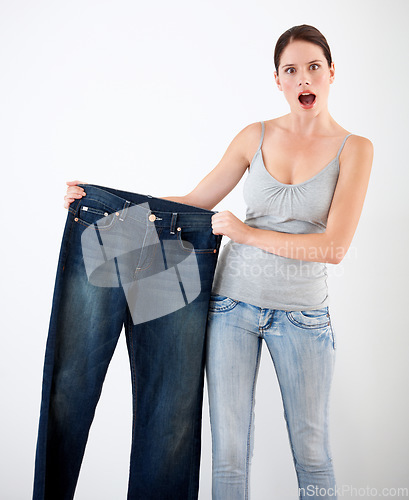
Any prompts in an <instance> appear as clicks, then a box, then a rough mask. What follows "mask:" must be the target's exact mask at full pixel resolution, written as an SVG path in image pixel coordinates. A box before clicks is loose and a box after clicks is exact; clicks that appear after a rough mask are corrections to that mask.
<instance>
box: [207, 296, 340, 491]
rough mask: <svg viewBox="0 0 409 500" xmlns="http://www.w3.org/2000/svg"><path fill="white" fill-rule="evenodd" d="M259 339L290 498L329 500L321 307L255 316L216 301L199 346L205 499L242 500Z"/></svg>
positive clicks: (327, 381)
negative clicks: (272, 386) (205, 417)
mask: <svg viewBox="0 0 409 500" xmlns="http://www.w3.org/2000/svg"><path fill="white" fill-rule="evenodd" d="M263 339H264V340H265V341H266V344H267V347H268V349H269V351H270V355H271V358H272V360H273V365H274V368H275V371H276V375H277V378H278V382H279V386H280V391H281V396H282V402H283V406H284V418H285V421H286V425H287V431H288V436H289V441H290V446H291V452H292V456H293V462H294V466H295V471H296V474H297V479H298V493H297V495H298V497H299V498H300V499H303V500H304V499H319V500H324V499H331V500H334V499H335V498H336V485H335V477H334V471H333V464H332V457H331V451H330V443H329V424H328V416H329V397H330V387H331V381H332V377H333V370H334V364H335V356H336V344H335V334H334V330H333V328H332V324H331V318H330V313H329V307H328V306H326V307H323V308H320V309H315V310H310V311H284V310H278V309H263V308H260V307H256V306H254V305H251V304H247V303H245V302H240V301H237V300H234V299H232V298H230V297H226V296H224V295H218V294H212V295H211V300H210V304H209V318H208V327H207V340H206V342H207V354H206V377H207V382H208V395H209V409H210V420H211V430H212V453H213V482H212V491H213V496H212V498H213V500H248V499H249V498H250V488H249V485H250V466H251V459H252V455H253V447H254V415H255V413H254V403H255V390H256V381H257V375H258V370H259V362H260V355H261V348H262V341H263ZM273 452H274V450H272V453H273ZM276 472H277V471H276ZM294 497H296V495H294ZM260 498H273V495H271V496H266V495H265V496H263V497H260ZM255 500H258V497H255Z"/></svg>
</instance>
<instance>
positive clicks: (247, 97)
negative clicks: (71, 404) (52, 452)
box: [0, 0, 409, 500]
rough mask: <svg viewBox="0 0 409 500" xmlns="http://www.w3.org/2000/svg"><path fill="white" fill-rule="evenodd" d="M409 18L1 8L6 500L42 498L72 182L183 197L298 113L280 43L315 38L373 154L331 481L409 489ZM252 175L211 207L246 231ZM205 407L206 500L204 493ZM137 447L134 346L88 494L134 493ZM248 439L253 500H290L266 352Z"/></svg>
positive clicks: (340, 105) (200, 8) (312, 6)
mask: <svg viewBox="0 0 409 500" xmlns="http://www.w3.org/2000/svg"><path fill="white" fill-rule="evenodd" d="M408 6H409V4H408V2H407V1H406V0H401V1H399V0H389V1H388V2H383V1H382V2H381V1H370V0H362V1H357V0H354V1H351V0H344V1H342V2H340V1H331V2H328V1H318V0H317V1H314V0H310V1H309V2H304V1H292V2H280V3H278V2H273V1H271V0H269V1H267V0H253V1H252V2H250V1H247V2H243V1H241V0H210V1H206V2H198V1H192V0H190V1H187V0H175V1H173V2H167V1H165V0H157V1H156V2H140V1H131V0H119V1H118V0H117V1H115V2H113V1H91V0H81V1H78V0H73V1H70V2H60V1H42V0H37V1H36V2H30V1H28V0H26V1H21V0H12V1H11V0H1V2H0V165H1V180H2V183H1V191H0V193H1V195H0V201H1V214H2V231H1V242H2V245H1V247H2V256H1V287H2V292H1V293H2V296H1V307H2V312H1V322H2V326H1V336H2V338H1V351H0V361H1V362H0V370H1V397H2V400H1V401H2V406H1V414H0V418H1V427H0V430H1V436H0V438H1V441H0V443H1V444H0V458H1V463H0V489H1V494H0V497H1V498H2V499H4V500H12V499H18V500H23V499H24V500H25V499H28V498H30V496H31V488H32V479H33V465H34V455H35V446H36V438H37V426H38V417H39V411H40V398H41V382H42V369H43V360H44V351H45V343H46V338H47V332H48V322H49V316H50V312H51V301H52V293H53V287H54V280H55V273H56V267H57V261H58V254H59V249H60V244H61V237H62V232H63V228H64V224H65V219H66V216H67V212H66V210H65V209H64V208H63V196H64V194H65V191H66V186H65V181H66V180H75V179H79V180H81V181H85V182H89V183H95V184H100V185H105V186H110V187H117V188H119V189H124V190H127V191H133V192H138V193H142V194H151V195H152V196H158V197H162V196H178V195H184V194H187V193H188V192H189V191H191V190H192V189H193V188H194V187H195V186H196V185H197V183H198V182H199V181H200V180H201V179H202V178H203V177H204V176H205V175H206V174H207V173H208V172H209V171H210V170H211V169H212V168H213V167H214V166H215V165H216V164H217V163H218V162H219V160H220V159H221V157H222V155H223V153H224V151H225V150H226V148H227V146H228V144H229V143H230V141H231V140H232V139H233V137H234V136H235V135H236V134H237V133H238V132H239V131H240V130H241V129H242V128H243V127H244V126H246V125H248V124H249V123H252V122H255V121H260V120H268V119H271V118H273V117H277V116H281V115H283V114H285V113H287V112H288V111H289V108H288V105H287V103H286V101H285V99H284V96H283V94H282V93H281V92H279V91H278V90H277V88H276V85H275V82H274V78H273V71H274V66H273V50H274V46H275V43H276V41H277V38H278V37H279V36H280V35H281V33H282V32H284V31H285V30H286V29H288V28H290V27H291V26H294V25H297V24H302V23H307V24H312V25H314V26H316V27H317V28H318V29H319V30H320V31H321V32H322V33H323V34H324V35H325V36H326V38H327V40H328V42H329V44H330V47H331V51H332V55H333V60H334V63H335V71H336V73H335V82H334V84H333V85H332V86H331V91H330V100H329V109H330V112H331V114H332V116H333V117H334V118H335V120H336V121H337V122H338V123H340V124H341V125H342V126H343V127H345V128H346V129H347V130H349V131H350V132H352V133H354V134H358V135H362V136H365V137H368V138H369V139H371V141H372V142H373V144H374V149H375V156H374V164H373V169H372V174H371V180H370V184H369V189H368V193H367V197H366V201H365V207H364V210H363V213H362V216H361V220H360V223H359V226H358V229H357V232H356V234H355V237H354V240H353V242H352V245H351V248H350V251H349V252H348V254H347V256H346V257H345V259H344V260H343V261H342V262H341V264H339V265H338V266H334V265H328V267H329V274H330V278H329V287H330V300H331V302H330V308H331V316H332V320H333V326H334V328H335V331H336V334H337V341H338V347H337V349H338V350H337V361H336V370H335V376H334V382H333V388H332V396H331V397H332V399H331V421H330V431H331V444H332V450H333V457H334V465H335V472H336V478H337V483H338V486H339V487H344V488H347V487H351V488H352V487H353V488H359V487H366V486H369V487H371V488H377V489H378V490H379V491H380V490H381V489H382V488H398V487H404V486H405V487H408V486H409V479H408V469H409V447H408V437H409V436H408V434H409V433H408V424H407V422H408V417H409V412H408V397H407V393H408V375H409V370H408V347H409V340H408V334H409V329H408V321H407V315H406V312H407V311H408V298H409V297H408V289H407V286H408V282H409V276H408V269H407V267H408V266H407V263H408V262H407V254H408V249H409V245H408V244H409V241H408V228H409V220H408V219H409V217H408V213H409V212H408V188H409V184H408V182H409V176H408V131H409V127H408V104H409V102H408V90H409V78H408V77H409V72H408V57H407V49H408V35H407V19H408V14H409V8H408ZM244 179H245V177H243V179H242V180H241V181H240V183H239V184H238V186H237V187H236V188H235V189H234V190H233V191H232V192H231V193H230V194H229V195H228V196H227V197H226V198H225V199H224V200H223V201H222V202H221V203H220V204H219V205H218V206H217V207H215V210H218V211H221V210H230V211H232V212H233V213H234V214H235V215H236V216H237V217H239V218H240V219H241V220H244V218H245V204H244V200H243V197H242V184H243V182H244ZM227 241H228V239H227V238H226V239H223V245H224V244H225V243H227ZM206 398H207V394H206V395H205V401H204V413H203V420H204V422H203V453H202V468H201V482H200V499H201V500H207V499H210V497H211V442H210V427H209V421H208V407H207V399H206ZM130 435H131V380H130V374H129V362H128V356H127V352H126V347H125V339H124V335H123V334H122V336H121V339H120V342H119V345H118V348H117V350H116V352H115V354H114V358H113V360H112V363H111V365H110V368H109V370H108V374H107V378H106V382H105V384H104V388H103V393H102V396H101V400H100V403H99V405H98V408H97V413H96V417H95V420H94V423H93V425H92V428H91V433H90V437H89V441H88V445H87V449H86V454H85V457H84V462H83V467H82V470H81V474H80V479H79V483H78V488H77V494H76V499H78V500H81V499H82V500H90V499H92V500H93V499H98V500H113V499H114V500H116V499H124V498H126V491H127V480H128V462H129V451H130ZM255 439H256V441H255V456H254V461H253V469H252V482H251V484H252V493H253V497H252V498H253V500H270V499H278V500H287V499H296V498H297V480H296V475H295V470H294V467H293V463H292V457H291V453H290V446H289V442H288V436H287V430H286V427H285V421H284V416H283V409H282V402H281V397H280V393H279V387H278V383H277V380H276V375H275V372H274V368H273V365H272V362H271V359H270V357H269V355H268V352H267V350H266V348H265V346H264V350H263V357H262V366H261V369H260V374H259V382H258V387H257V398H256V436H255ZM344 496H345V497H347V495H346V494H345V495H344ZM349 498H351V497H350V496H349ZM352 498H372V497H371V496H368V495H366V496H362V495H360V496H358V495H353V496H352Z"/></svg>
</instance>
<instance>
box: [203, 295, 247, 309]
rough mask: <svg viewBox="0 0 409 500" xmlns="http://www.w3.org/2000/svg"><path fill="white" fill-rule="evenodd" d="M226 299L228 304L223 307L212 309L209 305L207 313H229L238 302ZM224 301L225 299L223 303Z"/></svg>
mask: <svg viewBox="0 0 409 500" xmlns="http://www.w3.org/2000/svg"><path fill="white" fill-rule="evenodd" d="M226 298H227V299H229V302H228V304H227V305H225V306H219V307H213V306H212V305H211V304H210V303H209V311H210V312H225V311H230V310H231V309H234V308H235V307H236V306H237V304H238V303H239V302H240V301H239V300H235V299H231V298H230V297H226ZM225 300H226V299H223V302H224V301H225ZM210 302H211V301H210Z"/></svg>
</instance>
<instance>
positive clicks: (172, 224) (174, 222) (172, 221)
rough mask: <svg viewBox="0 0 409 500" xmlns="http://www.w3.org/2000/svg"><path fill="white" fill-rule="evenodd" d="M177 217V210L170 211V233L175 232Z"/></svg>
mask: <svg viewBox="0 0 409 500" xmlns="http://www.w3.org/2000/svg"><path fill="white" fill-rule="evenodd" d="M177 217H178V214H177V212H172V219H171V221H170V234H175V227H176V220H177Z"/></svg>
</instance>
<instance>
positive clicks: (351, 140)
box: [340, 134, 374, 163]
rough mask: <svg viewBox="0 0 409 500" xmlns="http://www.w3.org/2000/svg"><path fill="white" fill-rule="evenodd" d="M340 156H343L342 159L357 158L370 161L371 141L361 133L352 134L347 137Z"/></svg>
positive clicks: (371, 156)
mask: <svg viewBox="0 0 409 500" xmlns="http://www.w3.org/2000/svg"><path fill="white" fill-rule="evenodd" d="M342 153H344V154H343V155H342ZM342 153H341V155H340V156H343V158H342V160H344V163H345V161H347V162H348V163H349V161H348V160H357V159H361V160H362V159H365V160H367V161H370V163H372V158H373V153H374V147H373V144H372V142H371V141H370V140H369V139H368V138H367V137H363V136H361V135H355V134H352V135H351V136H349V137H348V139H347V141H346V144H345V147H344V149H343V150H342Z"/></svg>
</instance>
